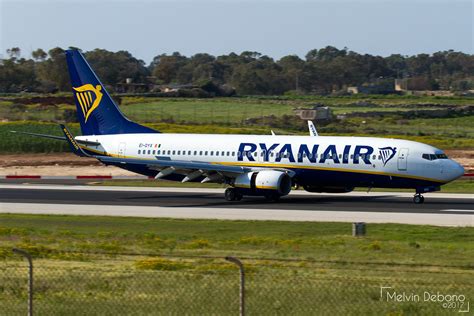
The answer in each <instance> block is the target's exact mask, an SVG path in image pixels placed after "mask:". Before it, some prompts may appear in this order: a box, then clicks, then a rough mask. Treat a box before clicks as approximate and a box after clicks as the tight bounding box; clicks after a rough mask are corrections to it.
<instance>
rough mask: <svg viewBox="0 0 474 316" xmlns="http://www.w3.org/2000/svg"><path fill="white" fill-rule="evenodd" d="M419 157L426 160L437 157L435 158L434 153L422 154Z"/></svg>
mask: <svg viewBox="0 0 474 316" xmlns="http://www.w3.org/2000/svg"><path fill="white" fill-rule="evenodd" d="M421 157H422V158H423V159H426V160H436V159H438V158H436V155H435V154H423V155H422V156H421Z"/></svg>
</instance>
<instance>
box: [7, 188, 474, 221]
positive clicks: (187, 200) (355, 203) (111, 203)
mask: <svg viewBox="0 0 474 316" xmlns="http://www.w3.org/2000/svg"><path fill="white" fill-rule="evenodd" d="M412 196H413V194H411V193H393V192H373V193H369V194H368V193H366V192H352V193H349V194H314V193H307V192H301V191H297V192H292V194H290V195H289V196H287V197H283V198H282V199H281V200H280V202H278V203H268V202H265V201H264V199H262V198H259V197H248V198H247V197H246V198H244V199H243V200H242V201H239V202H227V201H225V200H224V198H223V189H189V188H186V189H185V188H128V187H94V186H61V185H19V184H18V185H17V184H13V185H9V184H0V212H1V213H40V214H76V215H111V216H112V215H113V216H144V217H175V218H209V219H239V220H294V221H338V222H341V221H347V222H353V221H365V222H377V223H407V224H427V225H443V226H474V203H473V202H474V197H473V196H472V195H469V194H442V193H433V194H426V195H425V198H426V201H425V203H424V204H421V205H417V204H414V203H413V202H412Z"/></svg>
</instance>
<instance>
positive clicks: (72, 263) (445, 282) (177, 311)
mask: <svg viewBox="0 0 474 316" xmlns="http://www.w3.org/2000/svg"><path fill="white" fill-rule="evenodd" d="M64 258H66V257H64V256H63V257H62V259H61V260H54V259H50V258H48V259H45V258H43V259H35V260H33V301H32V302H33V313H34V314H35V315H161V314H166V315H182V314H187V315H238V314H239V313H240V312H242V314H243V312H244V311H245V314H246V315H412V314H416V315H450V314H457V313H458V312H459V311H465V312H466V313H465V314H463V315H471V314H473V310H472V309H473V306H471V305H472V302H474V278H473V276H474V273H473V271H472V270H468V271H467V272H466V271H459V273H450V274H449V275H446V274H442V272H440V271H438V272H439V273H441V274H439V273H438V272H436V271H435V270H433V271H429V272H426V271H425V272H417V269H416V267H415V268H413V267H411V268H410V269H409V270H410V271H409V272H408V273H407V271H403V269H404V267H390V266H389V267H383V269H381V268H380V267H379V266H378V265H373V264H372V265H371V264H369V265H368V266H367V267H366V268H365V269H361V268H360V265H358V266H357V267H352V266H350V265H347V264H344V263H338V264H329V263H324V262H319V263H318V262H311V261H279V260H256V259H243V260H241V262H242V263H243V267H244V271H245V278H244V281H245V288H244V291H243V294H244V295H245V300H241V292H240V289H241V286H242V284H241V280H242V279H241V275H240V272H239V267H238V265H236V264H235V262H234V263H233V262H229V261H226V260H225V259H224V258H204V257H201V258H185V257H142V256H112V257H107V258H101V259H94V258H92V257H90V256H85V257H83V258H81V257H80V256H77V254H76V255H75V256H71V258H69V259H67V260H64ZM78 259H79V260H78ZM241 302H243V304H244V305H243V306H240V303H241ZM27 311H28V264H27V262H26V261H19V260H11V259H9V260H5V261H3V262H0V315H25V314H27Z"/></svg>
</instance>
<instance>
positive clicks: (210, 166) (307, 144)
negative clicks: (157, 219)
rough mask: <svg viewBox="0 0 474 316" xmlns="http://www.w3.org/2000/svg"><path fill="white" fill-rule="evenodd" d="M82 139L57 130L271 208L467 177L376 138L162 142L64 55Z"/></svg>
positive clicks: (112, 154)
mask: <svg viewBox="0 0 474 316" xmlns="http://www.w3.org/2000/svg"><path fill="white" fill-rule="evenodd" d="M66 59H67V65H68V68H69V74H70V77H71V84H72V87H73V88H72V89H73V93H74V97H75V101H76V106H77V115H78V118H79V122H80V125H81V130H82V136H78V137H74V136H73V135H72V134H71V133H70V132H69V130H68V129H67V128H66V127H65V126H63V125H61V128H62V130H63V133H64V135H65V137H59V136H52V135H42V134H34V133H28V134H29V135H34V136H42V137H48V138H53V139H60V140H66V141H68V142H69V144H70V146H71V149H72V151H73V152H74V153H75V154H77V155H79V156H84V157H92V158H95V159H98V160H99V161H101V162H102V163H104V164H106V165H113V166H117V167H120V168H123V169H127V170H130V171H133V172H136V173H139V174H143V175H147V176H152V177H154V178H155V179H167V180H175V181H181V182H187V181H200V182H201V183H204V182H216V183H224V184H227V185H228V186H229V188H228V189H226V191H225V199H226V200H228V201H236V200H240V199H241V198H242V197H243V196H244V195H254V196H255V195H256V196H263V197H265V198H266V199H268V200H270V201H276V200H278V199H279V198H280V197H281V196H285V195H287V194H289V193H290V191H291V189H292V188H293V187H295V186H302V187H303V188H304V189H305V190H306V191H309V192H333V193H344V192H350V191H352V190H353V189H354V188H355V187H367V188H404V189H406V188H410V189H413V190H414V191H415V193H416V194H415V196H414V198H413V201H414V202H415V203H423V201H424V197H423V196H422V193H425V192H432V191H438V190H439V189H440V186H441V185H443V184H446V183H448V182H450V181H453V180H455V179H457V178H459V177H461V176H462V175H463V173H464V169H463V167H462V166H461V165H459V164H458V163H457V162H455V161H453V160H451V159H448V157H447V156H446V155H445V154H444V152H443V151H442V150H440V149H438V148H435V147H432V146H429V145H426V144H422V143H417V142H413V141H407V140H401V139H388V138H373V137H332V136H320V135H318V134H317V132H316V129H315V127H314V126H313V125H312V124H310V126H309V127H310V132H311V135H312V136H279V135H268V136H263V135H207V134H204V135H203V134H163V133H160V132H159V131H156V130H153V129H151V128H148V127H145V126H142V125H140V124H137V123H135V122H132V121H130V120H128V119H127V118H126V117H125V116H124V115H123V114H122V112H121V111H120V109H119V108H118V107H117V105H116V104H115V103H114V101H113V100H112V98H111V97H110V95H109V94H108V93H107V91H106V89H105V87H104V85H103V84H102V83H101V82H100V81H99V79H98V78H97V76H96V75H95V74H94V72H93V71H92V69H91V67H90V66H89V64H88V63H87V61H86V60H85V59H84V57H83V56H82V54H81V53H80V52H79V51H77V50H69V51H67V52H66Z"/></svg>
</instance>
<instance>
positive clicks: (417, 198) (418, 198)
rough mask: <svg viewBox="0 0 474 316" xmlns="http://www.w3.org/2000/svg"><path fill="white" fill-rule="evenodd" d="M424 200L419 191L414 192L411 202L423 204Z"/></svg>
mask: <svg viewBox="0 0 474 316" xmlns="http://www.w3.org/2000/svg"><path fill="white" fill-rule="evenodd" d="M424 201H425V197H424V196H423V195H421V194H420V193H417V194H415V196H414V197H413V202H414V203H415V204H423V202H424Z"/></svg>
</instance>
